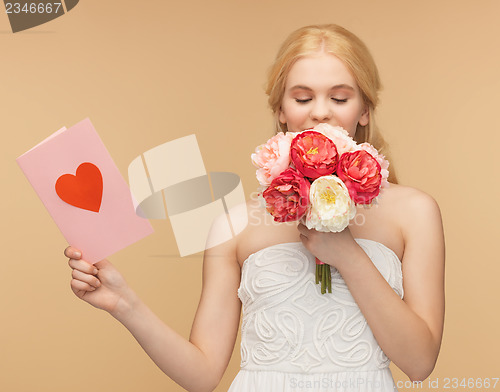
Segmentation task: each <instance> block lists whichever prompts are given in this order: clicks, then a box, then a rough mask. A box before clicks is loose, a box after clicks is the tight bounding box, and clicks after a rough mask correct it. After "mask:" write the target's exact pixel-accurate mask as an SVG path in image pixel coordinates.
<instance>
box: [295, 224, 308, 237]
mask: <svg viewBox="0 0 500 392" xmlns="http://www.w3.org/2000/svg"><path fill="white" fill-rule="evenodd" d="M297 229H298V230H299V233H300V234H303V235H305V236H307V234H308V233H309V231H310V230H309V229H308V228H307V226H304V225H303V224H302V223H299V224H298V225H297Z"/></svg>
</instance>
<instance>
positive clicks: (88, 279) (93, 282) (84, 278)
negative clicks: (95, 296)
mask: <svg viewBox="0 0 500 392" xmlns="http://www.w3.org/2000/svg"><path fill="white" fill-rule="evenodd" d="M71 276H72V277H73V279H76V280H79V281H81V282H85V283H87V284H88V285H90V286H93V287H95V288H98V287H99V286H100V285H101V282H100V281H99V279H97V278H96V277H95V276H94V275H89V274H85V273H83V272H81V271H78V270H76V269H75V270H73V272H72V273H71Z"/></svg>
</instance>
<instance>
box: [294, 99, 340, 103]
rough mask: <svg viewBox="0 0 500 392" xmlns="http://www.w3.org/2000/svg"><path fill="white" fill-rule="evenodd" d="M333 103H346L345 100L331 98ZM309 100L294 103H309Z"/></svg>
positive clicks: (299, 100) (297, 100) (298, 100)
mask: <svg viewBox="0 0 500 392" xmlns="http://www.w3.org/2000/svg"><path fill="white" fill-rule="evenodd" d="M332 99H333V100H334V101H335V102H337V103H346V102H347V98H345V99H336V98H332ZM310 100H311V99H295V101H296V102H297V103H307V102H309V101H310Z"/></svg>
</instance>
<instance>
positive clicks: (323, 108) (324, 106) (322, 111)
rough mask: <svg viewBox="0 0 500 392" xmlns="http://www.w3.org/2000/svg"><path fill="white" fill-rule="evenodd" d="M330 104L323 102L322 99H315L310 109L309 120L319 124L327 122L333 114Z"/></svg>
mask: <svg viewBox="0 0 500 392" xmlns="http://www.w3.org/2000/svg"><path fill="white" fill-rule="evenodd" d="M329 103H330V102H325V101H324V100H322V99H317V100H316V101H315V102H314V105H313V106H312V108H311V119H313V120H315V121H319V122H325V121H328V120H329V119H330V118H331V117H332V115H333V113H332V108H331V105H330V104H329Z"/></svg>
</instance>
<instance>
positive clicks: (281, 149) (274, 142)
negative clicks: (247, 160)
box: [252, 132, 294, 186]
mask: <svg viewBox="0 0 500 392" xmlns="http://www.w3.org/2000/svg"><path fill="white" fill-rule="evenodd" d="M293 137H294V135H293V134H291V133H290V134H288V133H287V134H284V133H283V132H280V133H278V134H277V135H275V136H273V137H272V138H271V139H269V140H268V141H267V143H265V144H261V145H260V146H258V147H257V148H256V149H255V153H253V154H252V163H253V164H254V165H255V166H256V167H258V168H259V169H258V170H257V173H256V174H257V180H258V181H259V183H260V185H262V186H268V185H269V184H271V182H272V180H273V179H274V178H276V177H277V176H278V175H279V174H280V173H281V172H282V171H283V170H285V169H286V168H287V167H288V165H289V164H290V145H291V143H292V139H293Z"/></svg>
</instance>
